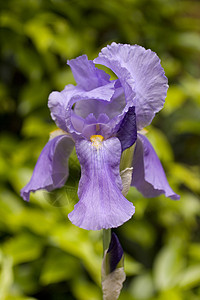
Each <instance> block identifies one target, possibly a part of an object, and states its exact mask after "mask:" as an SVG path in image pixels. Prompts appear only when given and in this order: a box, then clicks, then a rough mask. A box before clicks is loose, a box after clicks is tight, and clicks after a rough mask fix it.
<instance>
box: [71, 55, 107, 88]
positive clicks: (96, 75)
mask: <svg viewBox="0 0 200 300" xmlns="http://www.w3.org/2000/svg"><path fill="white" fill-rule="evenodd" d="M67 63H68V65H69V66H70V67H71V69H72V72H73V75H74V78H75V80H76V83H77V85H78V86H79V87H80V88H81V89H83V90H86V91H90V90H93V89H95V88H97V87H99V86H103V85H106V84H107V83H109V79H110V76H109V75H108V74H106V73H105V72H104V71H103V70H100V69H98V68H96V67H95V64H94V63H93V61H92V60H88V58H87V55H82V56H79V57H77V58H75V59H71V60H69V61H68V62H67Z"/></svg>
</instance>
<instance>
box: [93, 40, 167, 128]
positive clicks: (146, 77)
mask: <svg viewBox="0 0 200 300" xmlns="http://www.w3.org/2000/svg"><path fill="white" fill-rule="evenodd" d="M94 62H95V63H97V64H102V65H105V66H106V67H108V68H110V69H111V70H112V71H113V72H114V73H115V74H116V75H117V76H118V78H119V80H120V82H121V85H122V87H123V88H124V92H125V96H126V102H127V103H130V104H129V106H135V109H136V111H135V112H136V116H137V127H138V129H139V130H140V129H142V128H144V127H145V126H147V125H149V124H150V123H151V121H152V119H153V118H154V116H155V113H156V112H158V111H159V110H161V109H162V107H163V104H164V101H165V97H166V93H167V89H168V84H167V78H166V77H165V75H164V70H163V68H162V67H161V64H160V59H159V58H158V56H157V55H156V54H155V53H154V52H152V51H151V50H150V49H148V50H146V49H144V48H143V47H141V46H138V45H134V46H130V45H122V44H116V43H112V44H111V45H109V46H107V47H105V48H103V49H102V51H101V52H100V54H99V57H97V58H96V59H95V60H94Z"/></svg>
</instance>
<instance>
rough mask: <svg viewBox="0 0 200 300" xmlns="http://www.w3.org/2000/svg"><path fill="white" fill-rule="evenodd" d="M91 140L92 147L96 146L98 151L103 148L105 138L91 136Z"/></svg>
mask: <svg viewBox="0 0 200 300" xmlns="http://www.w3.org/2000/svg"><path fill="white" fill-rule="evenodd" d="M90 140H91V142H92V146H94V147H95V148H96V149H99V148H100V147H101V146H102V142H103V140H104V137H103V136H102V135H98V134H97V135H91V137H90Z"/></svg>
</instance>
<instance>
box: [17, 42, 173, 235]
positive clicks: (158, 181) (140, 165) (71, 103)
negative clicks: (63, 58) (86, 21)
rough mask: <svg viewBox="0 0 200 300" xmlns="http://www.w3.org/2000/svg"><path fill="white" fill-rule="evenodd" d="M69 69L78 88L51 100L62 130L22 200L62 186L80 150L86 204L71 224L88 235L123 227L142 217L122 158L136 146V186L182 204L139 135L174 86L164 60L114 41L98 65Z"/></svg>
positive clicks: (77, 62) (76, 63)
mask: <svg viewBox="0 0 200 300" xmlns="http://www.w3.org/2000/svg"><path fill="white" fill-rule="evenodd" d="M95 64H101V65H104V66H106V67H108V68H110V69H111V70H112V71H113V72H114V73H115V74H116V76H117V77H118V79H116V80H110V76H109V75H108V74H106V73H105V72H104V71H102V70H100V69H98V68H96V67H95ZM68 65H69V66H70V67H71V69H72V72H73V75H74V78H75V80H76V82H77V85H76V86H74V85H67V86H66V87H65V89H64V90H63V91H62V92H52V93H51V94H50V96H49V102H48V106H49V108H50V111H51V117H52V119H53V120H54V121H55V123H56V125H57V126H58V127H59V128H60V129H61V130H58V132H57V133H56V134H55V135H53V137H52V138H50V140H49V142H48V143H47V144H46V146H45V147H44V149H43V150H42V153H41V155H40V157H39V159H38V162H37V164H36V166H35V169H34V171H33V175H32V178H31V180H30V182H29V183H28V184H27V185H26V186H25V187H24V188H23V189H22V191H21V195H22V197H23V198H24V199H25V200H29V194H30V192H34V191H36V190H40V189H46V190H47V191H51V190H53V189H56V188H60V187H62V186H63V185H64V184H65V182H66V180H67V177H68V158H69V156H70V153H71V151H72V150H73V147H74V145H75V148H76V153H77V156H78V159H79V162H80V165H81V179H80V182H79V188H78V196H79V202H78V203H77V204H76V205H75V207H74V210H73V211H72V212H71V213H70V214H69V219H70V220H71V222H72V223H73V224H75V225H77V226H79V227H81V228H84V229H88V230H90V229H92V230H99V229H102V228H105V229H107V228H111V227H117V226H120V225H121V224H123V223H124V222H126V221H127V220H128V219H130V218H131V217H132V215H133V214H134V211H135V209H134V206H133V204H132V203H131V202H129V201H128V200H127V199H126V198H125V197H124V196H123V195H122V188H123V186H122V180H121V177H120V172H119V165H120V159H121V154H122V152H123V151H124V150H125V149H127V148H129V147H131V146H132V145H133V144H134V143H135V142H136V147H135V151H134V156H133V176H132V185H133V186H135V187H136V188H137V189H138V190H139V191H140V192H141V193H142V194H143V195H144V196H145V197H154V196H158V195H160V194H165V196H166V197H170V198H172V199H179V196H178V195H176V194H175V193H174V192H173V191H172V189H171V188H170V186H169V184H168V182H167V179H166V176H165V173H164V170H163V168H162V165H161V163H160V161H159V159H158V157H157V155H156V153H155V151H154V149H153V148H152V146H151V144H150V142H149V141H148V140H147V138H146V137H145V136H143V135H142V134H140V133H138V134H137V130H138V131H140V130H142V129H143V128H144V127H145V126H147V125H149V124H150V123H151V121H152V119H153V118H154V116H155V113H156V112H158V111H159V110H161V109H162V107H163V104H164V101H165V97H166V93H167V89H168V84H167V78H166V77H165V75H164V70H163V68H162V67H161V65H160V60H159V58H158V56H157V55H156V54H155V53H154V52H152V51H151V50H146V49H144V48H143V47H140V46H137V45H134V46H131V45H123V44H116V43H112V44H111V45H109V46H107V47H105V48H103V49H102V51H101V52H100V53H99V56H98V57H97V58H96V59H94V61H91V60H88V58H87V56H86V55H82V56H80V57H77V58H76V59H72V60H70V61H68Z"/></svg>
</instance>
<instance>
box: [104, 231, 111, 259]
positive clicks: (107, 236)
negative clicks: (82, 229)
mask: <svg viewBox="0 0 200 300" xmlns="http://www.w3.org/2000/svg"><path fill="white" fill-rule="evenodd" d="M110 238H111V229H110V228H109V229H103V255H104V252H105V250H107V249H108V248H109V244H110Z"/></svg>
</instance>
